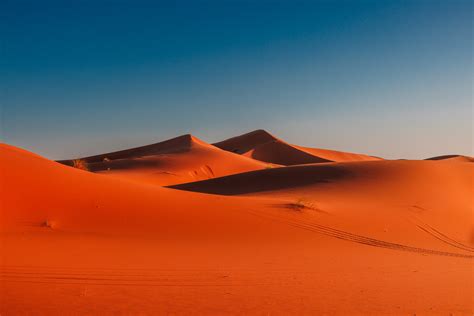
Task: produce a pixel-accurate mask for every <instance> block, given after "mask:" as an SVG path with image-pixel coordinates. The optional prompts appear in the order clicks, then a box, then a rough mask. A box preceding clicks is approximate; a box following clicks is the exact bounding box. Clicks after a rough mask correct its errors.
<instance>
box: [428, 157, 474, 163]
mask: <svg viewBox="0 0 474 316" xmlns="http://www.w3.org/2000/svg"><path fill="white" fill-rule="evenodd" d="M426 160H439V161H447V162H474V157H469V156H463V155H443V156H436V157H431V158H427V159H426Z"/></svg>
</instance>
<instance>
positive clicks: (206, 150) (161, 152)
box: [60, 135, 266, 185]
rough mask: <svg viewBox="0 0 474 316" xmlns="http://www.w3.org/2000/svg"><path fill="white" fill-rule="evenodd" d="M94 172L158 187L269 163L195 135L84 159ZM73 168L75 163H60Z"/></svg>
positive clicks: (253, 168) (237, 171)
mask: <svg viewBox="0 0 474 316" xmlns="http://www.w3.org/2000/svg"><path fill="white" fill-rule="evenodd" d="M81 160H83V161H85V162H87V164H88V167H89V169H90V170H91V171H93V172H98V173H103V174H107V175H112V176H118V177H124V178H127V179H133V180H138V181H140V182H148V183H153V184H157V185H169V184H175V183H183V182H190V181H196V180H202V179H209V178H214V177H219V176H224V175H229V174H234V173H240V172H245V171H250V170H257V169H262V168H265V167H266V164H265V163H263V162H260V161H257V160H254V159H250V158H247V157H244V156H240V155H236V154H231V153H229V152H227V151H224V150H221V149H219V148H216V147H214V146H212V145H209V144H207V143H205V142H204V141H202V140H200V139H198V138H197V137H194V136H192V135H183V136H179V137H176V138H173V139H170V140H167V141H163V142H159V143H156V144H152V145H148V146H142V147H137V148H132V149H127V150H121V151H117V152H112V153H106V154H100V155H96V156H91V157H84V158H81ZM60 162H61V163H63V164H67V165H72V164H73V163H72V160H63V161H60Z"/></svg>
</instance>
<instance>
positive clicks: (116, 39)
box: [0, 0, 473, 159]
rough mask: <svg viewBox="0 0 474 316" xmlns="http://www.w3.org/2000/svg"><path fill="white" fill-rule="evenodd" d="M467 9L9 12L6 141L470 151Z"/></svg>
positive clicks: (367, 5) (354, 6) (61, 151)
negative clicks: (269, 139)
mask: <svg viewBox="0 0 474 316" xmlns="http://www.w3.org/2000/svg"><path fill="white" fill-rule="evenodd" d="M472 9H473V8H472V4H471V1H459V0H445V1H436V0H429V1H428V0H427V1H404V0H396V1H390V0H382V1H380V0H376V1H355V0H354V1H336V0H334V1H315V0H314V1H290V0H288V1H263V0H262V1H258V0H252V1H250V0H249V1H231V0H220V1H163V2H160V1H139V0H135V1H131V0H130V1H120V0H117V1H98V0H95V1H86V0H82V1H81V0H79V1H57V2H56V1H47V0H44V1H22V0H16V1H9V0H3V1H2V2H1V4H0V12H1V13H0V17H1V18H0V24H1V30H0V32H1V33H0V34H1V39H2V55H3V56H2V58H1V60H2V63H1V74H0V76H1V77H0V80H1V83H2V86H3V88H2V93H1V104H2V126H1V138H2V141H3V142H6V143H9V144H12V145H16V146H20V147H23V148H26V149H28V150H31V151H34V152H36V153H39V154H42V155H45V156H46V157H49V158H53V159H59V158H68V157H72V156H74V157H75V156H82V155H87V154H93V153H100V152H105V151H110V150H115V149H122V148H127V147H130V146H139V145H144V144H148V143H153V142H157V141H160V140H164V139H167V138H170V137H174V136H177V135H180V134H185V133H192V134H194V135H196V136H197V137H200V138H202V139H203V140H206V141H209V142H212V141H218V140H221V139H224V138H227V137H230V136H233V135H237V134H240V133H243V132H247V131H250V130H254V129H258V128H263V129H267V130H268V131H270V132H272V133H273V134H275V135H276V136H278V137H280V138H282V139H284V140H286V141H288V142H292V143H296V144H300V145H305V146H313V147H322V148H332V149H339V150H348V151H356V152H364V153H368V154H373V155H378V156H383V157H387V158H401V157H404V158H424V157H429V156H434V155H440V154H451V153H459V154H472V150H473V149H472V146H473V145H472V142H473V126H472V125H473V116H472V115H473V113H472V111H473V109H472V99H471V98H472V88H473V86H472V71H473V68H472V41H473V31H472Z"/></svg>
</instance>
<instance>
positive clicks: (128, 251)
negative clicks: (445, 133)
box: [0, 130, 474, 315]
mask: <svg viewBox="0 0 474 316" xmlns="http://www.w3.org/2000/svg"><path fill="white" fill-rule="evenodd" d="M214 145H215V146H214ZM214 145H210V144H207V143H205V142H204V141H201V140H199V139H197V138H196V137H194V136H191V135H184V136H180V137H177V138H174V139H171V140H168V141H164V142H160V143H157V144H153V145H149V146H143V147H137V148H132V149H128V150H123V151H118V152H113V153H107V154H101V155H97V156H91V157H85V158H82V159H83V161H84V162H86V163H87V166H88V168H89V169H90V172H89V171H85V170H79V169H77V168H72V167H70V166H68V165H72V164H73V162H72V160H67V161H61V163H58V162H54V161H51V160H49V159H46V158H44V157H41V156H38V155H36V154H33V153H31V152H28V151H25V150H22V149H19V148H16V147H14V146H10V145H6V144H2V145H0V168H1V169H0V172H1V179H2V186H1V193H0V196H1V204H0V206H1V208H0V250H1V252H0V259H1V261H0V314H1V315H64V314H72V315H77V314H80V315H104V314H105V315H111V314H126V315H164V314H177V315H193V314H194V315H236V314H237V315H266V314H270V315H325V314H326V315H413V314H417V315H449V314H450V313H453V314H455V315H456V314H459V315H470V314H472V310H473V300H472V284H473V282H474V275H473V274H472V267H473V261H474V223H473V221H472V219H473V216H474V210H473V205H474V204H473V202H474V200H473V196H474V181H473V179H474V164H471V163H465V162H463V161H464V159H452V160H450V161H451V163H446V159H441V160H440V159H434V160H422V161H415V160H397V161H390V160H382V159H378V158H374V157H370V156H366V155H359V154H351V153H344V152H337V151H330V150H321V149H313V148H304V147H300V146H296V145H290V144H287V143H285V142H284V141H282V140H279V139H276V138H275V137H273V136H272V135H270V134H269V133H267V132H264V131H262V130H258V131H255V132H251V133H249V134H245V135H242V136H238V137H235V138H231V139H229V140H225V141H223V142H220V143H216V144H214ZM453 158H456V157H453ZM260 160H261V161H260ZM287 165H289V166H287Z"/></svg>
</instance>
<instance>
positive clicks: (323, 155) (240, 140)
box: [213, 130, 380, 165]
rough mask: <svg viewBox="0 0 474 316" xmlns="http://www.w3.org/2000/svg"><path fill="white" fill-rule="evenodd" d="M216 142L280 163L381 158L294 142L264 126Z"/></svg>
mask: <svg viewBox="0 0 474 316" xmlns="http://www.w3.org/2000/svg"><path fill="white" fill-rule="evenodd" d="M213 145H214V146H216V147H219V148H221V149H224V150H227V151H231V152H235V153H239V154H242V155H244V156H247V157H251V158H253V159H257V160H261V161H265V162H268V163H275V164H280V165H297V164H306V163H319V162H330V161H337V162H345V161H372V160H380V158H377V157H372V156H367V155H363V154H354V153H347V152H341V151H335V150H327V149H319V148H308V147H302V146H296V145H291V144H288V143H286V142H284V141H282V140H280V139H278V138H276V137H275V136H273V135H271V134H270V133H268V132H267V131H264V130H256V131H253V132H250V133H247V134H243V135H240V136H236V137H232V138H229V139H227V140H224V141H221V142H218V143H215V144H213Z"/></svg>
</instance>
